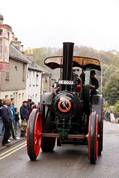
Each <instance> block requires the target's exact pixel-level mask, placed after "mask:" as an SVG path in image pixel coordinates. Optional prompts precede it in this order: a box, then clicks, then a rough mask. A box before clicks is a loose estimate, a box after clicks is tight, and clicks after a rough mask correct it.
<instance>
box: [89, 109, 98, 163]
mask: <svg viewBox="0 0 119 178" xmlns="http://www.w3.org/2000/svg"><path fill="white" fill-rule="evenodd" d="M88 158H89V160H90V163H91V164H95V163H96V160H97V159H98V115H97V114H96V112H92V113H91V115H90V117H89V127H88Z"/></svg>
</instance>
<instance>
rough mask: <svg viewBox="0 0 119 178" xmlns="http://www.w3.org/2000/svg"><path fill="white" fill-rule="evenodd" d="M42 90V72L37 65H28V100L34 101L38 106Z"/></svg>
mask: <svg viewBox="0 0 119 178" xmlns="http://www.w3.org/2000/svg"><path fill="white" fill-rule="evenodd" d="M41 90H42V71H41V70H40V68H39V66H38V65H37V64H33V63H31V64H29V65H28V73H27V87H26V93H27V98H28V99H32V101H33V102H35V103H36V104H37V103H38V102H40V97H41V92H42V91H41Z"/></svg>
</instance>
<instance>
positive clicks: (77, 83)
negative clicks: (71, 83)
mask: <svg viewBox="0 0 119 178" xmlns="http://www.w3.org/2000/svg"><path fill="white" fill-rule="evenodd" d="M81 86H82V81H81V79H80V78H77V81H76V92H78V93H80V91H81Z"/></svg>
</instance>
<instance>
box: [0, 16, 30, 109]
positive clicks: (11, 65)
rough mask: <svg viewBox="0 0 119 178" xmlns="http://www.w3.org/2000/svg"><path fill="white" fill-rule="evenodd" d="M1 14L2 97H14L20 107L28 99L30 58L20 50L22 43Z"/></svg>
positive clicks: (0, 59)
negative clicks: (27, 86)
mask: <svg viewBox="0 0 119 178" xmlns="http://www.w3.org/2000/svg"><path fill="white" fill-rule="evenodd" d="M3 20H4V18H3V16H2V15H0V98H1V99H2V98H14V100H15V105H16V106H17V107H18V108H19V107H20V105H21V103H22V101H23V100H25V99H26V76H27V64H28V63H29V60H28V59H27V58H26V57H25V56H24V54H23V53H22V52H21V51H20V49H21V48H22V46H21V43H20V42H19V41H18V40H17V38H15V37H14V33H13V32H12V28H11V27H10V26H9V25H7V24H4V23H3Z"/></svg>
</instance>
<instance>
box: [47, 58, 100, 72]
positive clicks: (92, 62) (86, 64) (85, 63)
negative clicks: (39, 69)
mask: <svg viewBox="0 0 119 178" xmlns="http://www.w3.org/2000/svg"><path fill="white" fill-rule="evenodd" d="M44 64H45V65H46V66H48V67H50V68H51V69H56V68H62V66H63V56H52V57H48V58H46V59H45V61H44ZM72 65H73V67H81V68H83V69H85V68H94V69H97V70H101V63H100V60H99V59H96V58H91V57H83V56H73V62H72Z"/></svg>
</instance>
